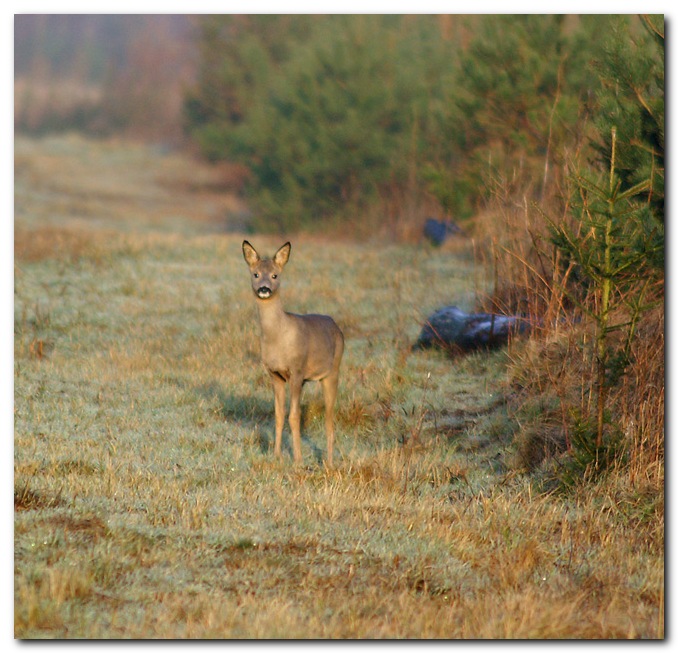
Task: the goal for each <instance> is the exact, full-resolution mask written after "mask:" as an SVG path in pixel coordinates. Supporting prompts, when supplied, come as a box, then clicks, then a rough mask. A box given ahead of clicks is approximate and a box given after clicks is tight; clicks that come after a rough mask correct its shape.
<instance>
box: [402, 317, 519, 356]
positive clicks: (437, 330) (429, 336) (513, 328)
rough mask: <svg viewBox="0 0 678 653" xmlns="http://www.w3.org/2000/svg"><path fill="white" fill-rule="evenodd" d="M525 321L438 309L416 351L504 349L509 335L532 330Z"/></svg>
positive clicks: (423, 331)
mask: <svg viewBox="0 0 678 653" xmlns="http://www.w3.org/2000/svg"><path fill="white" fill-rule="evenodd" d="M529 329H530V323H529V321H528V320H526V319H525V318H521V317H516V316H512V315H496V314H492V313H473V314H469V313H464V311H462V310H461V309H459V308H457V307H456V306H445V307H443V308H441V309H439V310H437V311H436V312H435V313H433V315H431V316H430V317H429V318H428V319H427V320H426V322H425V324H424V326H423V328H422V330H421V333H420V334H419V338H418V340H417V342H416V343H415V345H414V349H427V348H429V347H441V348H443V349H453V350H454V349H458V350H461V351H471V350H473V349H481V348H483V347H488V348H489V347H501V346H502V345H505V344H506V343H507V342H508V339H509V336H510V335H513V334H515V333H525V332H527V331H529Z"/></svg>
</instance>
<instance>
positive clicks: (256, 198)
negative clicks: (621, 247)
mask: <svg viewBox="0 0 678 653" xmlns="http://www.w3.org/2000/svg"><path fill="white" fill-rule="evenodd" d="M612 125H614V126H615V127H616V128H617V162H616V169H617V170H618V174H619V175H620V177H621V179H622V183H623V184H624V185H625V186H626V187H632V186H634V185H636V184H637V183H639V182H640V181H641V180H644V179H647V178H650V179H651V180H652V184H651V186H650V188H649V189H648V191H647V192H646V193H645V195H644V197H643V199H644V200H647V201H648V202H649V204H650V208H651V210H652V212H653V214H654V215H655V217H656V219H658V220H660V221H663V201H664V200H663V197H664V188H663V185H664V181H663V179H664V38H663V18H662V17H637V16H606V15H595V16H593V15H585V16H563V15H527V16H511V15H501V16H496V15H477V16H473V15H468V16H450V15H444V16H433V15H407V16H400V15H316V16H306V15H280V16H276V15H204V16H189V15H152V16H149V15H138V16H136V15H17V16H16V18H15V127H16V129H17V130H18V131H21V132H28V133H34V134H44V133H49V132H54V131H64V130H73V129H75V130H79V131H84V132H86V133H89V134H92V135H96V136H111V135H123V136H126V137H135V138H138V139H143V140H146V141H151V142H154V143H161V144H163V145H165V146H177V145H179V146H182V147H189V148H193V149H194V151H196V152H198V153H199V154H200V155H202V156H204V157H206V158H207V159H209V160H211V161H215V162H218V161H227V162H230V163H237V164H240V166H241V169H242V170H244V171H245V175H244V178H245V179H246V183H245V185H244V192H245V193H246V195H247V198H248V200H249V202H250V204H251V207H252V225H251V226H252V228H253V229H258V230H265V231H292V230H298V229H305V230H325V229H327V228H330V227H331V228H335V229H336V228H337V227H339V228H346V227H350V228H352V229H356V230H357V231H358V232H360V230H361V229H370V230H373V229H378V228H382V229H387V230H389V231H390V232H391V233H392V234H393V235H394V236H395V237H399V236H400V237H405V238H406V237H407V236H408V234H409V233H410V232H411V230H412V225H413V224H417V225H419V224H420V223H421V221H422V219H423V217H424V215H435V216H436V217H440V218H451V219H454V220H456V221H459V222H464V221H465V220H468V219H469V218H472V217H473V216H475V215H477V214H478V213H479V212H482V211H483V210H485V209H486V208H487V206H488V203H489V202H491V201H492V200H493V199H494V198H496V197H497V196H498V195H501V196H504V197H521V198H527V199H529V200H534V201H542V202H543V201H548V202H550V203H551V204H553V202H554V201H566V200H565V199H564V198H565V197H566V195H567V190H566V189H565V188H564V185H565V180H566V178H567V177H568V175H570V174H571V173H572V172H573V171H574V170H575V169H579V168H582V167H588V168H596V167H598V168H599V169H600V170H605V169H607V167H608V164H607V163H606V161H608V160H609V155H610V145H609V133H610V128H611V126H612Z"/></svg>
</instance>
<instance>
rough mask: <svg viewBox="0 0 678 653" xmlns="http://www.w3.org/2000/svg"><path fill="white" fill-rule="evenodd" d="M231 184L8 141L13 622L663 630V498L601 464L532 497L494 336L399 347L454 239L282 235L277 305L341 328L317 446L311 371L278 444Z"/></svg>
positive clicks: (287, 631)
mask: <svg viewBox="0 0 678 653" xmlns="http://www.w3.org/2000/svg"><path fill="white" fill-rule="evenodd" d="M224 190H225V189H224V188H223V185H222V184H221V181H220V177H219V174H218V173H217V172H216V171H214V170H212V169H209V168H205V167H203V166H201V165H200V164H197V163H196V162H194V161H191V160H188V159H186V158H182V157H179V156H176V155H170V154H163V153H161V152H155V151H153V150H150V149H148V148H142V147H137V146H132V145H129V144H124V143H98V144H94V143H91V142H88V141H84V140H80V139H78V138H75V137H61V138H52V139H47V140H43V141H33V140H26V139H22V138H17V139H16V142H15V268H14V272H15V294H14V316H15V317H14V320H15V338H14V384H15V386H14V410H15V412H14V420H15V439H14V473H15V475H14V501H15V519H14V564H15V581H14V582H15V585H14V592H15V606H14V624H15V637H18V638H26V639H33V638H635V637H641V638H661V637H663V636H664V626H663V614H664V600H663V597H664V561H663V537H662V535H663V513H662V514H660V513H659V512H657V511H655V512H651V513H650V514H646V513H643V512H642V511H641V510H640V509H639V508H638V506H642V503H638V502H636V503H630V502H629V501H627V496H628V495H627V493H626V490H625V488H623V487H620V482H616V481H615V478H614V476H612V477H611V478H607V479H606V480H605V483H604V484H603V483H599V484H597V485H591V486H589V487H587V488H586V490H582V491H580V492H573V493H572V494H570V495H568V496H556V495H552V496H546V495H540V494H538V493H537V492H536V491H535V490H534V489H533V485H532V483H531V481H530V478H529V477H528V476H526V475H525V474H523V473H521V470H520V468H519V465H518V464H517V462H516V461H517V456H516V454H515V451H514V447H513V435H514V429H515V428H517V427H516V426H515V425H514V422H513V421H512V420H510V419H509V415H508V414H507V407H506V402H505V400H504V397H505V394H506V392H507V387H506V378H507V364H508V358H507V353H506V352H505V351H498V352H494V353H477V354H473V355H470V356H466V357H461V358H456V359H451V358H449V357H448V356H446V355H445V354H443V353H441V352H437V351H427V352H416V353H415V352H412V351H411V349H410V348H411V344H412V343H413V341H414V340H415V339H416V336H417V334H418V331H419V321H420V320H421V319H422V318H423V317H424V316H425V315H427V314H428V313H429V312H430V311H432V310H433V309H436V308H438V307H440V306H441V305H444V304H450V303H456V304H458V305H459V306H461V307H462V308H466V309H468V308H472V307H473V302H474V295H475V293H476V292H478V291H479V290H481V289H482V279H483V274H482V273H481V272H479V271H478V270H475V269H474V267H473V264H472V257H471V255H470V252H469V251H466V248H464V247H460V248H458V250H456V251H446V252H444V251H440V250H436V251H432V250H430V249H427V248H425V247H423V246H416V245H408V246H404V245H402V246H394V245H385V246H382V245H378V244H376V243H374V244H366V243H362V244H356V243H351V242H349V241H346V242H342V241H341V240H334V241H330V240H329V239H327V240H322V239H318V238H311V237H308V236H295V235H293V234H290V235H289V237H290V239H291V240H292V245H293V249H292V257H291V260H290V264H289V265H288V267H287V268H286V273H285V280H284V282H283V283H284V286H283V291H284V301H285V304H286V307H287V308H288V309H289V310H294V311H297V312H327V313H330V314H332V315H333V316H334V318H335V319H336V321H337V322H338V323H339V324H340V326H341V327H342V329H343V330H344V333H345V335H346V353H345V355H344V362H343V366H342V376H341V381H340V394H339V402H338V404H339V405H338V411H337V430H338V432H337V445H336V446H337V449H338V451H337V456H336V457H337V458H338V463H337V465H336V467H335V468H334V469H332V470H328V469H326V468H325V467H324V466H323V464H322V462H321V458H322V455H323V453H324V447H325V443H324V430H323V424H322V397H321V393H320V388H319V387H318V386H317V384H308V385H307V386H306V387H305V389H304V417H303V424H304V427H303V429H304V441H303V446H304V458H305V464H304V466H302V467H299V468H295V467H293V465H292V462H291V452H290V443H289V439H288V436H289V433H288V430H287V429H286V431H285V442H284V445H285V457H284V460H283V461H277V460H275V459H274V458H273V456H272V454H271V452H270V451H269V445H270V444H271V439H272V432H273V396H272V392H271V389H270V387H269V384H268V381H267V378H266V374H265V372H264V370H263V368H262V367H261V365H260V363H259V355H258V351H259V343H258V325H257V323H256V310H255V306H254V300H253V297H252V294H251V290H250V284H249V280H248V273H247V269H246V266H245V263H244V261H243V259H242V255H241V251H240V245H241V242H242V238H243V235H242V233H237V231H235V232H234V231H233V229H237V225H238V221H239V220H240V219H241V216H242V215H243V207H242V206H241V205H240V203H239V202H238V201H237V200H236V199H235V198H234V197H233V196H231V195H229V194H228V193H225V192H223V191H224ZM229 224H230V225H231V228H227V227H228V225H229ZM248 238H249V239H250V240H251V241H252V242H253V243H254V244H255V246H256V247H257V248H258V249H259V250H260V251H264V252H268V253H272V252H273V251H274V250H275V248H277V247H278V246H279V245H280V244H282V242H283V240H281V239H279V238H268V237H262V236H256V235H251V236H248Z"/></svg>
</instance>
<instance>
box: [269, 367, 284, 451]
mask: <svg viewBox="0 0 678 653" xmlns="http://www.w3.org/2000/svg"><path fill="white" fill-rule="evenodd" d="M271 378H272V379H273V395H274V398H275V450H274V451H275V455H276V456H277V457H278V458H282V432H283V427H284V426H285V380H284V379H282V378H281V377H279V376H278V375H277V374H271Z"/></svg>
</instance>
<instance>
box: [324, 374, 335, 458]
mask: <svg viewBox="0 0 678 653" xmlns="http://www.w3.org/2000/svg"><path fill="white" fill-rule="evenodd" d="M338 383H339V374H331V375H330V376H328V377H326V378H324V379H323V380H322V381H321V384H322V387H323V396H324V397H325V433H326V434H327V465H328V467H332V464H333V460H334V403H335V401H336V399H337V385H338Z"/></svg>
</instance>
